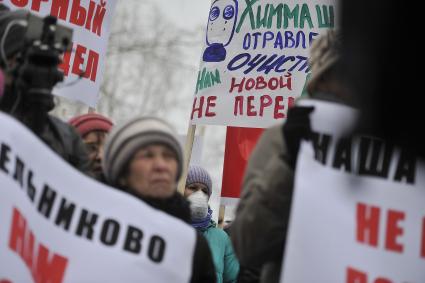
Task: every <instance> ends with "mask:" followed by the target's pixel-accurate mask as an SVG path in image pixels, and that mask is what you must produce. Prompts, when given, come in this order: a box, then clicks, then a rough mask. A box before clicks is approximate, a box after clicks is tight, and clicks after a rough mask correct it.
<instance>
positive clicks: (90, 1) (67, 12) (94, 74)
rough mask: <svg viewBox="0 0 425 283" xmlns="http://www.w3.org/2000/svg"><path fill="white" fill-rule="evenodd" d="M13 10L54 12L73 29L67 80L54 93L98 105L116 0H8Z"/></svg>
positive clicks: (65, 68) (65, 61)
mask: <svg viewBox="0 0 425 283" xmlns="http://www.w3.org/2000/svg"><path fill="white" fill-rule="evenodd" d="M1 2H2V3H4V4H5V5H7V6H9V7H10V8H11V9H12V10H15V9H26V10H28V11H30V12H31V13H34V14H36V15H38V16H43V17H44V16H47V15H52V16H55V17H57V18H58V19H59V21H58V22H59V23H60V24H63V25H66V26H68V27H70V28H72V29H73V38H72V52H70V53H66V54H65V55H64V58H63V63H62V65H61V66H60V69H61V70H62V71H63V72H64V74H65V80H64V81H63V82H61V83H60V84H58V85H57V86H56V87H55V89H54V90H53V93H54V94H56V95H59V96H63V97H67V98H70V99H73V100H78V101H80V102H83V103H85V104H86V105H88V106H91V107H95V106H96V104H97V101H98V99H99V90H100V85H101V83H102V77H103V70H104V68H105V61H106V50H107V45H108V38H109V32H110V25H111V22H112V17H113V13H114V9H115V5H116V2H117V1H116V0H69V1H48V0H4V1H1Z"/></svg>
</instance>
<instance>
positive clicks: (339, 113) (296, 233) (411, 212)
mask: <svg viewBox="0 0 425 283" xmlns="http://www.w3.org/2000/svg"><path fill="white" fill-rule="evenodd" d="M306 104H309V105H313V106H314V107H315V111H314V112H313V113H312V116H311V121H312V129H313V130H314V131H315V134H314V137H313V141H312V142H311V143H307V142H304V143H303V144H302V146H301V150H300V154H299V156H298V162H297V168H296V172H297V173H296V177H295V191H294V199H293V203H292V212H291V219H290V228H289V235H288V238H287V242H286V250H285V258H284V261H283V262H284V264H283V269H282V278H281V282H284V283H292V282H345V283H399V282H406V283H407V282H408V283H421V282H425V163H424V162H423V160H419V159H417V158H415V157H414V156H413V155H411V154H410V153H409V152H408V151H406V150H403V149H398V148H395V147H393V146H392V145H391V144H388V143H385V142H384V141H382V140H380V139H377V138H374V137H369V136H368V137H365V136H356V137H352V136H347V135H343V131H344V130H347V129H348V128H349V127H352V126H353V122H355V120H356V119H355V117H356V116H357V115H358V114H357V112H356V111H355V110H353V109H351V108H348V107H345V106H338V105H337V104H332V103H325V102H314V103H311V102H306ZM306 270H308V272H306Z"/></svg>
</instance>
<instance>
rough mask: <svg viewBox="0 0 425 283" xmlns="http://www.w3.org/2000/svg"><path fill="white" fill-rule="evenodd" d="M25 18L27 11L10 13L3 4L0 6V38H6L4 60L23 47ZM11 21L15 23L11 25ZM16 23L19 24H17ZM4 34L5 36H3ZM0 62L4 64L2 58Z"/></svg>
mask: <svg viewBox="0 0 425 283" xmlns="http://www.w3.org/2000/svg"><path fill="white" fill-rule="evenodd" d="M27 17H28V11H25V10H16V11H11V10H10V9H9V8H8V7H7V6H5V5H4V4H0V38H2V37H3V36H4V35H5V36H6V37H5V41H4V51H5V55H6V58H10V57H11V56H12V55H14V54H16V53H17V52H18V51H20V50H21V49H22V47H23V46H24V43H25V42H24V39H25V32H26V29H27V28H26V25H27ZM12 21H16V23H15V24H11V22H12ZM18 21H20V22H19V23H18ZM9 24H10V25H9ZM23 25H24V26H23ZM6 32H7V34H5V33H6ZM0 62H1V63H2V64H4V62H3V58H2V57H0Z"/></svg>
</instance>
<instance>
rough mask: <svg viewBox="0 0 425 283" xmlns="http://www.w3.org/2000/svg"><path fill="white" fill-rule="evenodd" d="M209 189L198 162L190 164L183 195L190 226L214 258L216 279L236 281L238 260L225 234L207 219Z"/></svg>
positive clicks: (209, 214) (208, 212)
mask: <svg viewBox="0 0 425 283" xmlns="http://www.w3.org/2000/svg"><path fill="white" fill-rule="evenodd" d="M211 193H212V181H211V177H210V175H209V174H208V172H207V171H206V170H205V169H204V168H202V167H200V166H190V167H189V172H188V175H187V179H186V188H185V190H184V196H185V198H186V199H188V200H189V201H190V210H191V215H192V217H191V218H192V226H193V227H194V228H195V229H196V230H198V231H199V232H201V233H202V234H203V235H204V237H205V238H206V239H207V241H208V244H209V246H210V248H211V252H212V256H213V259H214V266H215V270H216V274H217V282H218V283H222V282H224V283H226V282H228V283H230V282H236V279H237V277H238V272H239V263H238V260H237V258H236V256H235V253H234V252H233V247H232V243H231V242H230V239H229V236H227V234H226V232H224V231H223V230H222V229H219V228H216V226H217V225H216V223H215V222H214V221H213V220H212V219H211V216H212V210H211V209H210V208H209V206H208V199H209V198H210V196H211Z"/></svg>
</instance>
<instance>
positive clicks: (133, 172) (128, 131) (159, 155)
mask: <svg viewBox="0 0 425 283" xmlns="http://www.w3.org/2000/svg"><path fill="white" fill-rule="evenodd" d="M102 168H103V173H104V175H105V178H106V180H107V182H108V183H109V184H110V185H111V186H113V187H116V188H118V189H120V190H122V191H124V192H126V193H129V194H131V195H133V196H135V197H136V198H138V199H140V200H141V201H143V202H145V203H146V204H148V205H150V206H152V207H153V208H156V209H159V210H161V211H163V212H165V213H167V214H169V215H171V216H174V217H176V218H179V219H181V220H183V221H185V222H187V223H190V208H189V204H188V202H187V201H186V200H185V199H184V198H183V196H181V195H180V194H179V193H178V192H177V182H178V180H179V178H180V176H181V174H182V168H183V153H182V148H181V145H180V144H179V142H178V139H177V137H176V134H175V132H174V129H173V128H172V127H171V126H170V125H168V124H167V123H166V122H164V121H163V120H161V119H158V118H150V117H139V118H135V119H133V120H130V121H128V122H127V123H124V124H123V125H121V126H118V127H116V128H114V129H113V130H112V132H111V133H110V135H109V136H108V137H107V140H106V143H105V151H104V158H103V163H102ZM140 217H143V215H141V216H140ZM172 232H173V231H170V233H172ZM182 256H192V255H189V254H187V255H182ZM176 264H178V263H177V262H176ZM215 280H216V276H215V271H214V266H213V263H212V259H211V252H210V249H209V247H208V243H207V242H206V240H205V239H204V238H203V236H202V235H201V234H199V233H197V242H196V247H195V254H194V256H193V266H192V279H191V281H190V282H206V283H209V282H211V283H213V282H216V281H215Z"/></svg>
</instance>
